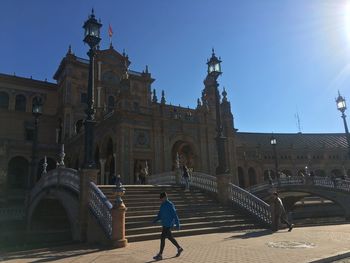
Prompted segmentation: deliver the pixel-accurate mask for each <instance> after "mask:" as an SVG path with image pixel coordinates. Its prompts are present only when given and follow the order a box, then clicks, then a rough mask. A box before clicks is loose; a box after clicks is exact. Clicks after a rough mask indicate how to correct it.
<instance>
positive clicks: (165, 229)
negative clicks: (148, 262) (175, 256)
mask: <svg viewBox="0 0 350 263" xmlns="http://www.w3.org/2000/svg"><path fill="white" fill-rule="evenodd" d="M166 238H168V239H169V240H170V241H171V243H173V244H174V246H176V247H177V249H179V248H180V246H179V244H178V243H177V241H176V240H175V238H174V237H173V235H172V234H171V229H170V227H165V226H163V229H162V234H161V236H160V250H159V254H163V250H164V246H165V239H166Z"/></svg>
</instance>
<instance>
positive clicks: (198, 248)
mask: <svg viewBox="0 0 350 263" xmlns="http://www.w3.org/2000/svg"><path fill="white" fill-rule="evenodd" d="M178 241H179V243H180V245H182V246H183V248H184V249H185V251H184V252H183V254H182V255H181V256H180V257H178V258H177V257H174V256H175V254H176V249H175V248H174V247H173V246H172V245H171V243H170V242H169V241H167V242H166V246H165V250H164V254H163V260H162V262H167V263H168V262H169V263H171V262H190V263H192V262H193V263H198V262H210V263H223V262H245V263H248V262H279V263H280V262H291V263H295V262H298V263H301V262H350V260H349V258H350V253H349V251H350V225H346V224H345V225H337V226H318V227H303V228H295V229H293V231H292V232H287V230H281V231H279V232H277V233H272V232H271V231H270V230H250V231H249V232H248V231H246V232H231V233H219V234H208V235H198V236H193V237H182V238H178ZM158 249H159V241H158V240H152V241H145V242H136V243H131V244H129V245H128V247H126V248H123V249H112V250H101V249H97V248H93V247H88V246H82V245H75V246H73V245H71V246H63V247H57V248H51V249H39V250H33V251H29V252H28V251H26V252H13V253H8V254H6V253H2V254H1V256H0V257H1V258H0V260H1V261H2V262H50V261H56V262H84V263H88V262H106V263H108V262H127V263H136V262H137V263H139V262H154V261H153V259H152V257H153V256H154V255H155V254H156V253H157V251H158Z"/></svg>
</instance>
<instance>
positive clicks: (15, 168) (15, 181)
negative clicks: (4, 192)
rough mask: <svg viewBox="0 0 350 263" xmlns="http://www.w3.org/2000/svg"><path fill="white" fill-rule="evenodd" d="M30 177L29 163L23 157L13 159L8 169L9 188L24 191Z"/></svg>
mask: <svg viewBox="0 0 350 263" xmlns="http://www.w3.org/2000/svg"><path fill="white" fill-rule="evenodd" d="M28 176H29V163H28V161H27V160H26V159H25V158H24V157H22V156H16V157H13V158H12V159H11V160H10V161H9V163H8V167H7V184H8V186H9V188H13V189H24V188H25V187H26V185H27V180H28Z"/></svg>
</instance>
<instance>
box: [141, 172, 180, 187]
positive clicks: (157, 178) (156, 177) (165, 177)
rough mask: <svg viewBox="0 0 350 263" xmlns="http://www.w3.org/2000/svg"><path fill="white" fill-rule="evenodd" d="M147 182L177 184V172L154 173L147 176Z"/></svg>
mask: <svg viewBox="0 0 350 263" xmlns="http://www.w3.org/2000/svg"><path fill="white" fill-rule="evenodd" d="M147 183H148V184H153V185H157V184H159V185H162V184H176V176H175V172H173V171H172V172H165V173H160V174H152V175H151V176H148V177H147Z"/></svg>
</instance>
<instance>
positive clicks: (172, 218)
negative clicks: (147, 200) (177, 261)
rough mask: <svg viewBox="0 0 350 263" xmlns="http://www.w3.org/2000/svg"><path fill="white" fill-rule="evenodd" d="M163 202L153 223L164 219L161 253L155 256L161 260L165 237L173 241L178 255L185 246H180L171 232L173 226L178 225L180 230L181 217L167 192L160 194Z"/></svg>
mask: <svg viewBox="0 0 350 263" xmlns="http://www.w3.org/2000/svg"><path fill="white" fill-rule="evenodd" d="M159 198H160V200H161V202H162V204H161V205H160V209H159V212H158V215H157V217H156V218H155V219H154V220H153V223H155V222H157V221H158V220H161V221H162V226H163V229H162V234H161V236H160V250H159V253H158V254H157V255H156V256H154V257H153V259H155V260H161V259H163V256H162V255H163V250H164V246H165V238H168V239H169V240H170V241H171V243H173V244H174V246H176V248H177V254H176V256H177V257H178V256H180V255H181V253H182V251H183V248H182V247H180V245H179V244H178V243H177V241H176V240H175V238H174V237H173V235H172V234H171V228H172V227H173V226H174V224H175V225H176V228H177V230H180V222H179V218H178V216H177V213H176V210H175V206H174V204H173V203H172V202H170V201H169V200H168V196H167V193H166V192H162V193H160V196H159Z"/></svg>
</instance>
